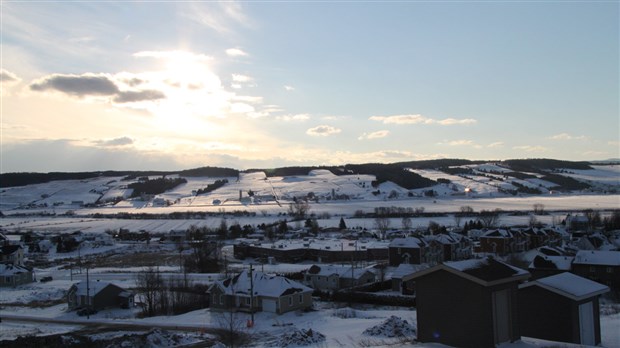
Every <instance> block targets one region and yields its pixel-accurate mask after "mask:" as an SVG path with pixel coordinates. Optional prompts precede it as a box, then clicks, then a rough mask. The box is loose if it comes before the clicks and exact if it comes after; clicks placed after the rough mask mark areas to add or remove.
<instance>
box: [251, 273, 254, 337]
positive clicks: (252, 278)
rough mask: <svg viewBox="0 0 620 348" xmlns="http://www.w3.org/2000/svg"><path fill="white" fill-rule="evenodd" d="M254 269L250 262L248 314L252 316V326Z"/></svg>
mask: <svg viewBox="0 0 620 348" xmlns="http://www.w3.org/2000/svg"><path fill="white" fill-rule="evenodd" d="M253 271H254V269H253V268H252V264H250V315H251V317H252V319H251V320H252V326H254V274H253Z"/></svg>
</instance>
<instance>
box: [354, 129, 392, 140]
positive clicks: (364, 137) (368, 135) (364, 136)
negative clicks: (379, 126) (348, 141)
mask: <svg viewBox="0 0 620 348" xmlns="http://www.w3.org/2000/svg"><path fill="white" fill-rule="evenodd" d="M389 134H390V131H388V130H380V131H376V132H372V133H363V134H362V135H360V136H359V137H358V138H357V140H370V139H379V138H385V137H387V136H388V135H389Z"/></svg>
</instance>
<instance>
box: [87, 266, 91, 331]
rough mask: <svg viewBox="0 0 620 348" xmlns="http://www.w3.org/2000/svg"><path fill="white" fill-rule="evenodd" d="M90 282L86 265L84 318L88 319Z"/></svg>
mask: <svg viewBox="0 0 620 348" xmlns="http://www.w3.org/2000/svg"><path fill="white" fill-rule="evenodd" d="M90 302H91V301H90V282H89V278H88V266H86V305H87V306H86V307H87V308H86V319H90Z"/></svg>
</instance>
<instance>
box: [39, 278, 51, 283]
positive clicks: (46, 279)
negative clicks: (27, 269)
mask: <svg viewBox="0 0 620 348" xmlns="http://www.w3.org/2000/svg"><path fill="white" fill-rule="evenodd" d="M51 281H52V277H51V276H47V277H43V278H41V283H47V282H51Z"/></svg>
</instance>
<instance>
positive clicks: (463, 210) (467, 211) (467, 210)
mask: <svg viewBox="0 0 620 348" xmlns="http://www.w3.org/2000/svg"><path fill="white" fill-rule="evenodd" d="M473 212H474V208H472V207H470V206H469V205H464V206H462V207H461V214H462V215H463V216H469V215H471V214H473Z"/></svg>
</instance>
